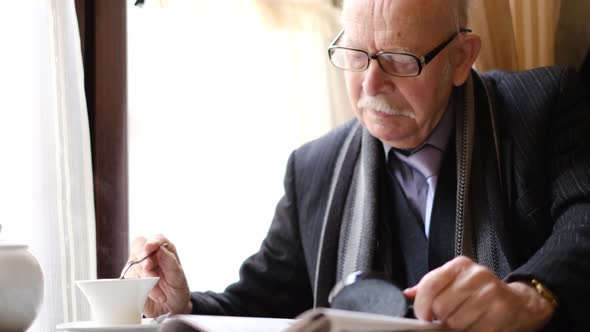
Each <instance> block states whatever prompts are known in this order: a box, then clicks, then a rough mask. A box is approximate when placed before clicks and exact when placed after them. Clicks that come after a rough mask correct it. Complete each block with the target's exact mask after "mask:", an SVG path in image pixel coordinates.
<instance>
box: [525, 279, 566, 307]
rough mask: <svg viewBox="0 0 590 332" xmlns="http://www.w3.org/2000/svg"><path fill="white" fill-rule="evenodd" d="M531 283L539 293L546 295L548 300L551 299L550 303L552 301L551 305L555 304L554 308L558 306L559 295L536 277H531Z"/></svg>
mask: <svg viewBox="0 0 590 332" xmlns="http://www.w3.org/2000/svg"><path fill="white" fill-rule="evenodd" d="M531 284H532V285H533V287H535V289H536V290H537V293H539V295H541V296H542V297H544V298H545V299H546V300H547V301H549V303H551V305H553V308H557V305H558V304H559V303H558V302H557V296H555V294H553V292H552V291H550V290H549V289H548V288H547V287H545V285H543V284H542V283H541V282H540V281H539V280H537V279H535V278H533V279H531Z"/></svg>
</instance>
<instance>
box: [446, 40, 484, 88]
mask: <svg viewBox="0 0 590 332" xmlns="http://www.w3.org/2000/svg"><path fill="white" fill-rule="evenodd" d="M459 38H460V40H459V42H458V43H457V44H458V45H457V47H455V48H454V49H453V52H454V54H452V55H451V63H452V64H453V67H454V68H455V72H454V75H453V85H455V86H460V85H462V84H463V83H465V81H466V80H467V77H469V72H470V71H471V67H472V66H473V63H474V62H475V59H477V55H478V54H479V50H480V48H481V39H480V38H479V36H478V35H476V34H473V33H469V34H461V35H460V36H459Z"/></svg>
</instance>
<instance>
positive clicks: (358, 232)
mask: <svg viewBox="0 0 590 332" xmlns="http://www.w3.org/2000/svg"><path fill="white" fill-rule="evenodd" d="M474 81H476V82H477V83H478V86H477V88H478V93H479V94H480V95H481V96H479V97H477V100H476V96H475V95H474V84H475V83H474ZM489 90H491V88H490V87H489V86H486V82H482V80H481V78H480V77H479V76H478V75H477V73H475V72H472V75H471V77H470V78H469V79H468V81H467V82H466V83H465V84H464V85H463V86H461V87H459V88H456V89H455V91H454V92H453V97H452V98H453V105H454V106H453V107H454V108H455V116H456V126H455V129H456V130H455V133H456V139H455V141H456V151H457V209H456V227H455V228H456V232H455V255H465V256H468V257H470V258H472V259H473V260H475V261H476V262H478V263H479V264H482V265H484V266H486V267H488V268H489V269H490V270H492V271H493V272H494V273H495V274H496V275H498V276H499V277H504V276H505V275H506V274H508V272H509V271H510V270H511V268H510V264H509V263H508V262H507V259H506V255H505V252H504V247H503V246H502V245H501V244H502V243H501V241H502V240H503V239H504V234H503V232H504V227H503V222H505V220H504V218H505V216H506V214H505V213H504V212H503V211H504V210H503V209H502V208H501V207H502V204H500V203H498V202H502V201H503V199H504V198H503V194H502V188H501V187H502V185H501V183H502V181H501V175H500V170H501V165H500V161H499V158H500V154H499V152H498V151H499V146H498V140H497V130H496V120H495V113H494V107H495V106H494V99H493V95H492V93H493V91H491V92H490V91H489ZM476 107H477V113H476ZM476 115H477V117H478V118H477V121H478V123H477V124H476ZM476 127H477V131H476ZM480 128H484V129H481V130H480ZM358 135H361V138H360V140H359V139H353V138H354V137H357V138H358ZM359 141H360V143H358V142H359ZM490 141H493V142H494V144H493V145H492V146H490V144H489V143H482V142H490ZM354 144H360V149H359V148H358V147H357V148H356V149H354V148H353V145H354ZM350 151H355V152H354V153H358V156H357V158H355V159H356V164H355V165H354V171H353V176H352V178H351V179H343V178H342V177H341V176H338V174H340V168H341V167H342V165H343V161H344V160H346V159H347V158H349V157H350V156H347V154H350V153H351V152H350ZM382 158H383V147H382V145H381V143H380V141H379V140H377V139H376V138H374V137H373V136H371V134H370V133H369V132H368V131H367V130H366V129H364V128H362V127H361V126H360V125H357V126H356V127H355V128H353V129H352V130H351V131H350V134H349V137H348V139H346V140H345V143H344V144H343V145H342V147H341V149H340V152H339V157H338V159H337V162H336V166H335V167H336V169H335V172H334V177H333V179H332V185H331V188H332V190H335V188H339V187H340V186H339V182H340V181H350V186H349V187H348V188H349V189H348V193H347V194H346V200H345V203H344V210H343V211H341V212H342V220H341V225H340V239H339V244H338V260H337V271H336V280H341V279H342V278H343V277H344V276H346V275H348V274H349V273H351V272H354V271H358V270H363V271H368V270H370V269H371V267H372V266H371V264H372V262H373V257H374V251H375V245H376V242H377V234H376V232H377V224H378V220H377V211H378V194H379V193H378V192H377V190H376V188H378V186H377V185H376V184H377V181H380V179H379V174H378V173H379V172H378V169H379V167H378V165H379V163H380V162H381V160H382ZM333 194H334V193H331V195H333ZM328 204H329V205H330V204H331V203H330V202H329V203H328ZM332 210H333V209H331V208H330V206H328V209H327V210H326V211H328V212H327V214H326V216H325V220H328V219H329V218H330V217H331V216H330V211H332Z"/></svg>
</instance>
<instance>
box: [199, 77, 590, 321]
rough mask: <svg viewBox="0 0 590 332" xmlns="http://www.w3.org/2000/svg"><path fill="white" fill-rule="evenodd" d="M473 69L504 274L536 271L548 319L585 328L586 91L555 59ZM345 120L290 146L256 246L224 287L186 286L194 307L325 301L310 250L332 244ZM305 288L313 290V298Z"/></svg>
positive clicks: (243, 311) (259, 311)
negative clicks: (498, 203)
mask: <svg viewBox="0 0 590 332" xmlns="http://www.w3.org/2000/svg"><path fill="white" fill-rule="evenodd" d="M474 75H476V76H477V74H474ZM481 75H482V77H483V78H484V79H485V80H486V81H487V82H489V87H491V88H492V89H493V90H494V91H495V95H496V103H497V109H498V122H499V125H498V126H497V128H496V129H495V134H496V135H497V137H498V138H499V142H500V150H501V151H500V154H501V156H502V158H501V161H502V166H501V167H502V168H503V170H504V179H503V182H505V183H503V186H504V188H505V191H504V192H505V196H506V197H505V200H506V201H507V206H506V208H507V214H506V215H507V216H508V217H507V218H506V219H507V221H506V222H508V223H509V225H507V229H508V233H507V235H505V237H507V238H506V239H504V240H506V241H507V243H510V244H511V245H512V246H513V247H512V249H511V250H510V252H509V253H508V255H509V257H508V259H509V260H510V262H512V266H513V270H512V271H511V273H510V274H509V275H508V276H507V277H506V280H507V281H511V280H520V279H524V280H530V278H532V277H536V278H538V279H540V280H542V281H543V282H544V283H545V284H546V285H547V286H548V287H549V288H550V289H552V290H553V291H554V292H555V293H556V294H557V296H558V298H559V301H560V306H559V309H558V313H557V315H556V317H555V321H554V322H552V324H554V327H555V326H557V327H558V328H559V329H560V330H562V329H563V330H569V329H571V330H573V331H580V330H585V329H586V328H587V327H588V326H590V325H589V324H590V318H589V317H590V315H589V314H588V313H587V312H586V311H587V309H588V305H587V302H586V301H587V300H588V299H590V286H588V283H587V282H588V281H590V263H589V262H590V108H589V105H588V101H587V100H588V98H587V97H588V96H587V95H585V92H584V91H583V90H582V89H581V87H580V84H579V82H578V80H577V78H576V77H575V72H573V71H570V70H566V69H562V68H540V69H535V70H531V71H524V72H516V73H508V72H491V73H486V74H481ZM478 89H481V86H480V87H479V88H478ZM480 92H481V91H476V93H480ZM476 111H477V110H476ZM355 125H356V120H353V121H351V122H349V123H347V124H345V125H344V126H342V127H340V128H338V129H336V130H334V131H332V132H330V133H329V134H327V135H326V136H324V137H322V138H320V139H318V140H315V141H313V142H310V143H308V144H306V145H304V146H302V147H300V148H299V149H297V150H296V151H294V152H293V153H292V155H291V157H290V159H289V162H288V167H287V172H286V175H285V181H284V185H285V195H284V197H283V198H282V199H281V200H280V201H279V203H278V206H277V208H276V214H275V217H274V220H273V222H272V225H271V227H270V230H269V232H268V235H267V237H266V239H265V240H264V242H263V243H262V246H261V248H260V251H259V252H258V253H256V254H255V255H253V256H252V257H250V258H249V259H248V260H247V261H246V262H244V264H243V266H242V268H241V271H240V281H239V282H237V283H235V284H233V285H231V286H229V287H228V288H227V289H226V291H225V292H224V293H221V294H217V293H212V292H207V293H198V292H195V293H193V294H192V301H193V304H194V308H195V309H194V313H200V314H223V315H251V316H273V317H294V316H296V315H298V314H299V313H301V312H302V311H304V310H307V309H309V308H312V307H313V306H314V303H316V304H317V305H325V304H326V299H325V296H326V295H327V293H328V292H329V290H330V289H331V288H332V286H333V285H334V283H335V282H336V281H335V280H333V279H331V278H318V275H319V274H325V273H329V272H330V271H331V270H332V269H333V266H330V265H328V266H321V267H320V271H321V273H320V271H316V263H317V259H318V252H319V251H320V250H323V251H330V250H332V251H335V250H337V248H338V244H337V241H338V236H337V235H336V234H335V235H333V236H328V237H327V240H325V241H324V243H320V242H321V241H320V238H321V236H320V234H321V231H322V229H321V227H322V218H323V216H324V214H325V209H326V205H327V200H328V197H327V196H328V195H327V193H328V191H329V188H328V186H329V184H330V180H331V177H332V171H333V169H334V164H335V159H336V155H337V153H338V150H339V147H340V146H341V145H342V143H343V140H344V138H345V137H346V135H347V133H348V132H349V131H350V129H351V128H352V127H353V126H355ZM334 264H335V262H334ZM326 271H328V272H326ZM318 279H319V280H320V282H319V283H318ZM314 290H315V292H314ZM314 294H319V295H318V297H320V298H316V299H315V302H314Z"/></svg>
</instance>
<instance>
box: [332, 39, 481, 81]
mask: <svg viewBox="0 0 590 332" xmlns="http://www.w3.org/2000/svg"><path fill="white" fill-rule="evenodd" d="M469 32H471V29H467V28H460V29H459V31H456V32H455V33H453V34H452V35H451V36H450V37H449V38H447V39H446V40H445V41H443V42H442V43H440V44H439V45H438V46H436V47H435V48H434V49H433V50H432V51H430V52H428V53H426V54H425V55H423V56H420V57H419V56H416V55H414V54H412V53H404V52H389V51H380V52H377V53H375V54H373V55H370V54H369V52H367V51H363V50H359V49H357V48H352V47H346V46H339V45H336V42H338V40H339V39H340V37H342V35H343V34H344V29H342V30H340V32H339V33H338V35H337V36H336V38H334V40H333V41H332V43H331V44H330V47H328V57H329V59H330V62H331V63H332V65H334V67H336V68H338V69H341V70H346V71H353V72H362V71H365V70H367V68H369V65H370V63H371V59H372V60H376V61H377V63H379V67H381V69H382V70H383V72H385V73H387V74H388V75H391V76H398V77H414V76H418V75H420V73H422V69H423V68H424V66H426V65H427V64H428V63H429V62H430V61H432V59H434V57H436V56H437V55H438V54H439V53H440V52H441V51H442V50H443V49H444V48H445V47H447V45H449V44H450V43H451V41H453V39H455V37H457V36H458V35H459V34H460V33H469ZM335 49H344V50H351V51H357V52H362V53H364V54H365V55H366V56H367V64H366V66H365V67H364V68H363V69H359V70H351V69H344V68H341V67H338V66H337V65H335V64H334V62H332V54H333V50H335ZM382 54H394V55H395V54H397V55H407V56H410V57H412V58H414V60H416V63H417V64H418V73H416V74H413V75H399V74H392V73H390V72H388V71H387V70H385V68H384V67H383V65H382V64H381V62H380V61H379V56H381V55H382Z"/></svg>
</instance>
